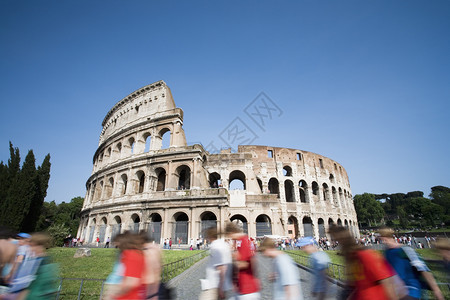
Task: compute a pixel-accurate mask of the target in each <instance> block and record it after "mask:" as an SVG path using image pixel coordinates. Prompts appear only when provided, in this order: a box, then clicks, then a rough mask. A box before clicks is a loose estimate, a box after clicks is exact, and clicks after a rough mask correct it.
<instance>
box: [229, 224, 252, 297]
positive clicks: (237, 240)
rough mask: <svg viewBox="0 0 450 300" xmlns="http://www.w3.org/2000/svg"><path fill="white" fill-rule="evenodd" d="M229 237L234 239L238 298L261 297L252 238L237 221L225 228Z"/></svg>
mask: <svg viewBox="0 0 450 300" xmlns="http://www.w3.org/2000/svg"><path fill="white" fill-rule="evenodd" d="M225 233H226V235H227V237H228V238H230V239H232V240H233V241H234V250H235V251H234V252H233V263H234V267H235V268H236V271H237V272H236V273H237V278H236V279H237V287H238V292H239V295H238V296H237V299H252V300H253V299H260V297H261V295H260V293H259V290H260V287H259V281H258V279H257V278H256V259H255V256H254V253H253V252H252V250H251V247H250V239H249V238H248V236H247V235H246V234H245V233H243V232H242V230H241V228H240V227H238V226H237V225H236V224H235V223H228V224H227V225H226V228H225Z"/></svg>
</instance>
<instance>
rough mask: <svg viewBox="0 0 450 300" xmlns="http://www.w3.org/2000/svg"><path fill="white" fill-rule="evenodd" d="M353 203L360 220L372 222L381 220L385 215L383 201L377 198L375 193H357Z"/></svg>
mask: <svg viewBox="0 0 450 300" xmlns="http://www.w3.org/2000/svg"><path fill="white" fill-rule="evenodd" d="M353 203H354V205H355V210H356V214H357V216H358V220H360V221H366V222H367V223H368V224H370V221H372V222H379V221H381V219H383V217H384V210H383V207H382V206H381V203H380V202H379V201H377V200H376V199H375V195H374V194H369V193H364V194H362V195H356V196H355V197H354V200H353Z"/></svg>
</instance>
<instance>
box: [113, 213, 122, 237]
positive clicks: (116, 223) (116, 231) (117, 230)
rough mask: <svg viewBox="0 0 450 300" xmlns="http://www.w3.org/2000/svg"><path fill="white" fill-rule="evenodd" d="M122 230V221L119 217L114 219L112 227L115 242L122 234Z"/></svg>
mask: <svg viewBox="0 0 450 300" xmlns="http://www.w3.org/2000/svg"><path fill="white" fill-rule="evenodd" d="M121 229H122V219H121V218H120V217H119V216H115V217H114V224H113V225H112V230H111V240H114V237H115V236H116V235H118V234H119V233H120V231H121Z"/></svg>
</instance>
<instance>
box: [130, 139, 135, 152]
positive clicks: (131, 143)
mask: <svg viewBox="0 0 450 300" xmlns="http://www.w3.org/2000/svg"><path fill="white" fill-rule="evenodd" d="M128 145H129V146H130V154H134V150H135V147H136V141H135V139H134V138H129V139H128Z"/></svg>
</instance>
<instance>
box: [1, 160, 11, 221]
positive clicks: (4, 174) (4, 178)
mask: <svg viewBox="0 0 450 300" xmlns="http://www.w3.org/2000/svg"><path fill="white" fill-rule="evenodd" d="M8 186H9V185H8V167H7V166H5V165H4V164H3V162H0V218H1V217H2V216H3V212H4V211H5V209H6V208H5V206H6V195H7V194H8Z"/></svg>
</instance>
